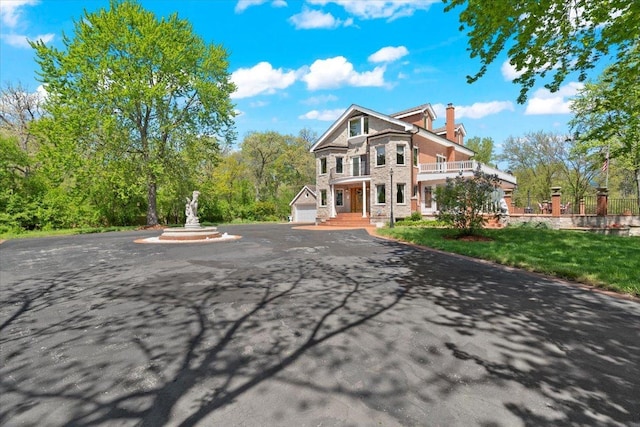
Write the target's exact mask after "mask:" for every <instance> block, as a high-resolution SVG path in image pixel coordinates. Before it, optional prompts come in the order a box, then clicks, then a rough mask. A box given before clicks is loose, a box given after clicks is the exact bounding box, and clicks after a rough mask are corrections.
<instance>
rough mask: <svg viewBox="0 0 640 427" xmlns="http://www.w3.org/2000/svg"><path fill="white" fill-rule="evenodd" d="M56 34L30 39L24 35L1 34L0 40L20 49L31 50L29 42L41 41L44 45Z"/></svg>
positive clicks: (41, 35)
mask: <svg viewBox="0 0 640 427" xmlns="http://www.w3.org/2000/svg"><path fill="white" fill-rule="evenodd" d="M54 37H55V34H51V33H49V34H40V35H38V36H35V37H29V36H25V35H22V34H1V35H0V38H2V40H4V41H5V42H6V43H7V44H8V45H10V46H13V47H18V48H24V49H29V48H31V46H30V45H29V40H32V41H35V40H41V41H42V42H43V43H49V42H50V41H51V40H53V38H54Z"/></svg>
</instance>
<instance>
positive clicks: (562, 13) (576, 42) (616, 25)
mask: <svg viewBox="0 0 640 427" xmlns="http://www.w3.org/2000/svg"><path fill="white" fill-rule="evenodd" d="M445 3H448V4H447V6H446V9H445V10H447V11H451V10H453V9H455V8H457V7H463V8H464V9H463V10H462V12H461V13H460V22H461V24H462V25H461V27H460V30H461V31H465V30H467V31H468V33H467V34H468V36H469V51H470V55H471V57H472V58H476V57H479V58H480V62H481V66H480V70H479V71H478V72H477V73H476V74H475V75H473V76H469V77H468V81H469V82H474V81H476V80H477V79H479V78H480V77H482V76H483V75H484V74H485V73H486V71H487V67H488V65H489V64H491V63H492V62H494V61H495V60H496V58H498V56H499V54H500V53H501V52H502V51H505V50H506V52H507V55H508V57H509V62H510V63H511V65H513V66H514V67H515V69H516V70H517V71H518V72H519V73H521V74H520V75H519V77H517V78H516V79H515V80H514V83H516V84H519V85H520V88H521V89H520V96H519V97H518V102H519V103H524V102H525V101H526V98H527V92H528V91H529V90H530V89H531V88H532V87H533V85H534V83H535V81H536V79H537V78H545V77H546V75H547V74H548V73H551V74H552V79H551V82H550V83H548V84H547V87H548V88H549V89H550V90H551V91H556V90H558V88H559V87H560V85H561V84H562V82H563V81H564V80H565V79H566V77H567V75H568V74H569V73H571V72H578V73H579V75H578V78H579V80H580V81H584V80H586V77H587V72H588V70H590V69H592V68H593V67H595V65H596V63H597V62H598V60H600V59H601V58H603V57H608V56H610V55H615V62H620V63H622V64H623V67H622V68H621V69H620V72H621V73H622V74H625V75H634V74H635V75H637V74H638V68H637V64H636V66H635V68H634V67H633V66H632V65H633V64H631V63H629V62H627V61H626V60H625V58H627V57H628V56H629V54H630V52H631V51H632V50H633V49H635V48H636V47H637V43H638V40H639V39H640V2H638V1H629V0H600V1H593V0H571V1H567V0H539V1H521V0H494V1H486V0H445Z"/></svg>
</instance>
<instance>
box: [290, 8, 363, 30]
mask: <svg viewBox="0 0 640 427" xmlns="http://www.w3.org/2000/svg"><path fill="white" fill-rule="evenodd" d="M289 22H290V23H291V24H293V26H294V27H296V29H297V30H310V29H318V28H329V29H331V28H338V27H340V26H349V25H351V24H353V20H352V19H348V20H347V21H345V22H343V21H341V20H339V19H336V18H335V17H334V16H333V15H332V14H330V13H323V12H321V11H319V10H310V9H307V8H303V9H302V12H300V13H298V14H296V15H293V16H292V17H291V18H289Z"/></svg>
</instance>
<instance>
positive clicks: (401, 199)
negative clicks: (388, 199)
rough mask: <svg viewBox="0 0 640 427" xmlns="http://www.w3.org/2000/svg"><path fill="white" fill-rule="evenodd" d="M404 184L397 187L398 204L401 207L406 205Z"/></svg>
mask: <svg viewBox="0 0 640 427" xmlns="http://www.w3.org/2000/svg"><path fill="white" fill-rule="evenodd" d="M404 189H405V185H404V184H398V185H397V187H396V203H397V204H399V205H404Z"/></svg>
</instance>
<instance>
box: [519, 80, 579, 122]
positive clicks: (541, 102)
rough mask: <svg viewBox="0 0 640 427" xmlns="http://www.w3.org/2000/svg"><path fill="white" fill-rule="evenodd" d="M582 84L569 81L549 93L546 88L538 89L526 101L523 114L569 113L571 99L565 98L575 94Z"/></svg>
mask: <svg viewBox="0 0 640 427" xmlns="http://www.w3.org/2000/svg"><path fill="white" fill-rule="evenodd" d="M583 87H584V84H582V83H578V82H569V83H568V84H566V85H564V86H561V87H560V89H559V90H558V91H557V92H554V93H551V91H549V90H548V89H538V90H537V91H535V93H534V94H533V97H532V98H531V99H529V101H528V102H527V108H526V109H525V111H524V114H525V115H530V116H532V115H540V114H569V113H571V102H572V101H571V100H569V99H566V98H570V97H572V96H575V95H576V94H577V93H578V91H579V90H580V89H582V88H583Z"/></svg>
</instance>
